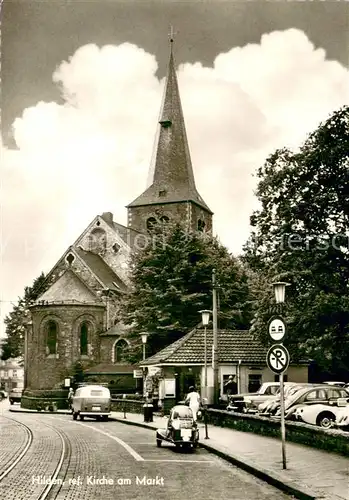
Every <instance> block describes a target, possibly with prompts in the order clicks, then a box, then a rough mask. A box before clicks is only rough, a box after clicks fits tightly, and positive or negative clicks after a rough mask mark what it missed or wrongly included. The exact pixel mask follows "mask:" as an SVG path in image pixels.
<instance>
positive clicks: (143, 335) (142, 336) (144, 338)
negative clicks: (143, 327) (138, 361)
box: [140, 333, 148, 361]
mask: <svg viewBox="0 0 349 500" xmlns="http://www.w3.org/2000/svg"><path fill="white" fill-rule="evenodd" d="M140 335H141V338H142V344H143V361H144V360H145V344H146V343H147V338H148V334H147V333H141V334H140Z"/></svg>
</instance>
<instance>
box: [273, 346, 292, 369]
mask: <svg viewBox="0 0 349 500" xmlns="http://www.w3.org/2000/svg"><path fill="white" fill-rule="evenodd" d="M289 364H290V354H289V352H288V350H287V349H286V347H285V346H283V345H282V344H274V345H272V346H271V348H270V349H269V351H268V353H267V365H268V366H269V368H270V370H271V371H272V372H274V373H277V374H280V373H283V372H285V371H286V370H287V368H288V365H289Z"/></svg>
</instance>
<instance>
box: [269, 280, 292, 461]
mask: <svg viewBox="0 0 349 500" xmlns="http://www.w3.org/2000/svg"><path fill="white" fill-rule="evenodd" d="M288 285H289V283H285V282H284V281H276V282H275V283H272V287H273V289H274V294H275V302H276V303H277V304H283V303H284V302H285V290H286V286H288ZM280 413H281V447H282V448H281V449H282V468H283V469H286V428H285V391H284V372H282V373H280Z"/></svg>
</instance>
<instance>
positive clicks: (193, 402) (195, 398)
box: [185, 386, 200, 422]
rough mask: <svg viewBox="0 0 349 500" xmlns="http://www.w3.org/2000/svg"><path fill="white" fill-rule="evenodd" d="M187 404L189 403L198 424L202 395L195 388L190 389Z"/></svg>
mask: <svg viewBox="0 0 349 500" xmlns="http://www.w3.org/2000/svg"><path fill="white" fill-rule="evenodd" d="M185 402H186V403H189V408H190V409H191V411H192V412H193V418H194V420H195V422H196V420H197V414H198V411H199V408H200V394H199V393H198V392H196V390H195V387H193V386H191V387H189V393H188V395H187V397H186V399H185Z"/></svg>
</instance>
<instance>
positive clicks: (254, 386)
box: [248, 373, 262, 392]
mask: <svg viewBox="0 0 349 500" xmlns="http://www.w3.org/2000/svg"><path fill="white" fill-rule="evenodd" d="M261 385H262V375H261V374H260V373H250V374H249V375H248V392H257V391H258V389H259V388H260V386H261Z"/></svg>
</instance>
